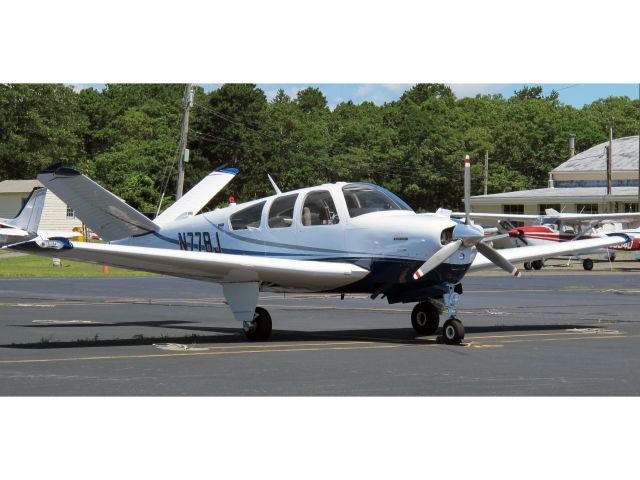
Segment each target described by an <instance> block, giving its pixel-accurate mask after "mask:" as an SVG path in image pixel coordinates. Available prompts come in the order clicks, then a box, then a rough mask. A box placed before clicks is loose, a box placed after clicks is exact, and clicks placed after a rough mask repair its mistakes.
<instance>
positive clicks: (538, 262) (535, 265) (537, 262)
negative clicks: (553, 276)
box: [531, 260, 544, 270]
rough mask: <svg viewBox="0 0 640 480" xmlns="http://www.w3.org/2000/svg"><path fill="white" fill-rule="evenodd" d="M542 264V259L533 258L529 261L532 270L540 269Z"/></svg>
mask: <svg viewBox="0 0 640 480" xmlns="http://www.w3.org/2000/svg"><path fill="white" fill-rule="evenodd" d="M543 265H544V263H543V262H542V260H534V261H533V262H531V266H532V267H533V269H534V270H542V266H543Z"/></svg>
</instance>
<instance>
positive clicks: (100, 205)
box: [38, 163, 159, 241]
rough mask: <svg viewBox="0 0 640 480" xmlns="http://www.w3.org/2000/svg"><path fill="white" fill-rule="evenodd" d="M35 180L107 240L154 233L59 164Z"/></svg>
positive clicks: (144, 220)
mask: <svg viewBox="0 0 640 480" xmlns="http://www.w3.org/2000/svg"><path fill="white" fill-rule="evenodd" d="M38 180H40V182H41V183H42V184H43V185H44V186H46V187H47V188H48V189H49V190H51V191H52V192H53V193H55V194H56V195H57V196H58V197H60V198H61V199H62V201H64V202H65V203H66V204H67V205H69V206H70V207H71V208H73V210H74V212H75V214H76V217H78V218H79V219H80V220H82V221H83V222H84V223H85V224H86V225H88V226H89V228H91V230H93V231H94V232H96V233H97V234H98V235H100V236H101V237H102V238H103V239H105V240H107V241H112V240H118V239H121V238H125V237H132V236H136V235H143V234H145V233H150V232H155V231H156V230H158V228H159V227H158V225H156V224H155V223H154V222H152V221H151V220H149V219H148V218H147V217H145V216H144V215H143V214H142V213H140V212H138V211H137V210H136V209H135V208H133V207H131V206H130V205H127V204H126V203H125V202H124V201H123V200H122V199H120V198H118V197H117V196H115V195H114V194H113V193H111V192H109V191H108V190H106V189H104V188H102V187H101V186H100V185H98V184H97V183H96V182H94V181H93V180H91V179H90V178H89V177H86V176H85V175H83V174H82V173H80V172H79V171H77V170H74V169H72V168H67V167H63V166H61V164H60V163H57V164H55V165H52V166H50V167H49V168H47V169H46V170H44V171H42V172H40V173H39V174H38Z"/></svg>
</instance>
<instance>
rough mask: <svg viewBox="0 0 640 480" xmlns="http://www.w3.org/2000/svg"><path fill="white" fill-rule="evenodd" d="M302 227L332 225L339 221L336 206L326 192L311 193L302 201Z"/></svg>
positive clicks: (329, 194)
mask: <svg viewBox="0 0 640 480" xmlns="http://www.w3.org/2000/svg"><path fill="white" fill-rule="evenodd" d="M301 221H302V225H304V226H305V227H308V226H312V225H333V224H336V223H338V222H339V221H340V219H339V218H338V212H337V211H336V206H335V204H334V203H333V198H331V193H329V192H328V191H327V190H319V191H316V192H311V193H309V194H308V195H307V197H306V198H305V199H304V206H303V207H302V213H301Z"/></svg>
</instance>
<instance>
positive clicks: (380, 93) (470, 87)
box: [258, 82, 638, 108]
mask: <svg viewBox="0 0 640 480" xmlns="http://www.w3.org/2000/svg"><path fill="white" fill-rule="evenodd" d="M525 85H538V83H535V82H532V83H527V84H524V83H522V84H517V83H511V84H475V83H465V84H449V86H450V87H451V88H452V89H453V90H454V92H455V93H456V96H457V97H459V98H460V97H473V96H475V95H477V94H478V93H481V94H497V93H500V94H502V95H503V96H504V97H510V96H512V95H513V92H514V91H515V90H519V89H520V88H522V87H523V86H525ZM541 85H542V86H543V87H544V91H545V94H548V93H549V92H551V90H553V89H555V90H557V91H558V93H559V95H560V100H561V101H562V102H563V103H566V104H569V105H573V106H575V107H578V108H580V107H582V106H583V105H585V104H587V103H591V102H593V101H594V100H597V99H598V98H606V97H609V96H623V95H626V96H628V97H630V98H638V84H593V83H584V84H575V83H568V84H567V83H562V84H561V83H549V84H541ZM258 86H259V87H260V88H262V89H263V90H264V91H265V93H266V94H267V97H268V98H269V99H271V98H273V96H274V95H275V92H277V90H278V88H283V89H284V90H285V92H287V94H289V95H290V96H292V97H295V94H296V92H297V91H298V90H302V89H303V88H306V87H307V86H314V87H318V88H319V89H320V90H322V92H323V93H324V94H325V96H326V97H327V101H328V103H329V106H330V107H331V108H333V107H335V106H336V105H337V104H338V103H340V102H343V101H347V100H353V101H354V102H355V103H360V102H363V101H366V100H369V101H373V102H374V103H376V104H378V105H380V104H382V103H384V102H390V101H393V100H397V99H398V98H399V97H400V95H402V93H403V92H404V91H405V90H407V89H409V88H411V84H375V83H359V84H258Z"/></svg>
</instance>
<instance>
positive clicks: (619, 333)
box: [0, 266, 640, 396]
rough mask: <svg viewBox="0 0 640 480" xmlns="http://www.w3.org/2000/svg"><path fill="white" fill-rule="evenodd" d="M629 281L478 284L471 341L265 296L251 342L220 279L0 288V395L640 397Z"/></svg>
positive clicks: (357, 309)
mask: <svg viewBox="0 0 640 480" xmlns="http://www.w3.org/2000/svg"><path fill="white" fill-rule="evenodd" d="M632 267H633V266H632ZM636 272H637V269H636V268H635V267H633V268H630V269H628V270H627V271H625V270H624V269H621V270H620V271H614V272H609V271H606V270H600V271H593V272H588V273H585V272H582V271H580V270H578V269H574V270H571V271H563V272H560V273H563V274H559V273H558V270H557V269H556V270H553V269H552V268H548V269H547V268H545V269H543V270H542V271H540V272H526V274H525V275H524V276H523V277H522V278H520V279H517V280H516V279H512V278H511V277H508V276H506V275H502V274H500V273H498V272H495V273H494V272H491V273H488V274H482V275H478V274H474V275H470V276H468V277H467V278H466V279H465V281H464V282H463V285H464V289H465V292H464V294H463V295H462V299H461V303H460V305H459V312H458V316H459V318H460V319H461V320H462V321H463V322H464V323H465V327H466V332H467V336H466V338H465V342H466V343H465V344H464V345H462V346H449V345H444V344H440V343H438V342H437V341H436V337H435V336H432V337H418V338H417V337H416V336H415V334H414V332H413V329H412V328H411V324H410V316H409V315H410V311H411V308H412V305H389V304H387V303H386V302H385V301H384V300H376V301H372V300H370V299H369V298H368V297H366V296H364V295H362V296H348V297H347V298H345V300H343V301H341V300H340V298H339V297H338V296H335V295H332V296H325V295H286V296H285V295H281V294H280V295H277V294H264V295H261V299H260V305H262V306H263V307H265V308H267V309H268V310H269V312H270V313H271V316H272V318H273V322H274V332H273V336H272V338H271V340H270V341H269V342H265V343H251V342H247V341H246V340H245V338H244V335H243V334H242V333H241V332H240V329H239V325H238V324H237V323H236V322H235V321H234V320H233V318H232V315H231V312H230V310H229V309H228V307H227V306H226V305H225V304H224V300H223V298H222V293H221V288H220V287H219V286H218V285H215V284H208V283H203V282H197V281H189V280H182V279H174V278H168V277H134V278H61V279H48V278H44V279H34V278H30V279H0V395H3V396H12V395H27V396H31V395H39V396H47V395H101V396H103V395H143V396H144V395H178V396H181V395H191V396H194V395H219V396H223V395H224V396H227V395H241V396H250V395H269V396H274V395H275V396H282V395H291V396H328V395H330V396H336V395H337V396H406V395H432V396H439V395H467V396H468V395H637V394H639V393H640V354H639V352H640V322H639V319H638V307H639V306H640V284H639V282H638V276H637V273H636ZM442 320H444V318H443V319H442Z"/></svg>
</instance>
